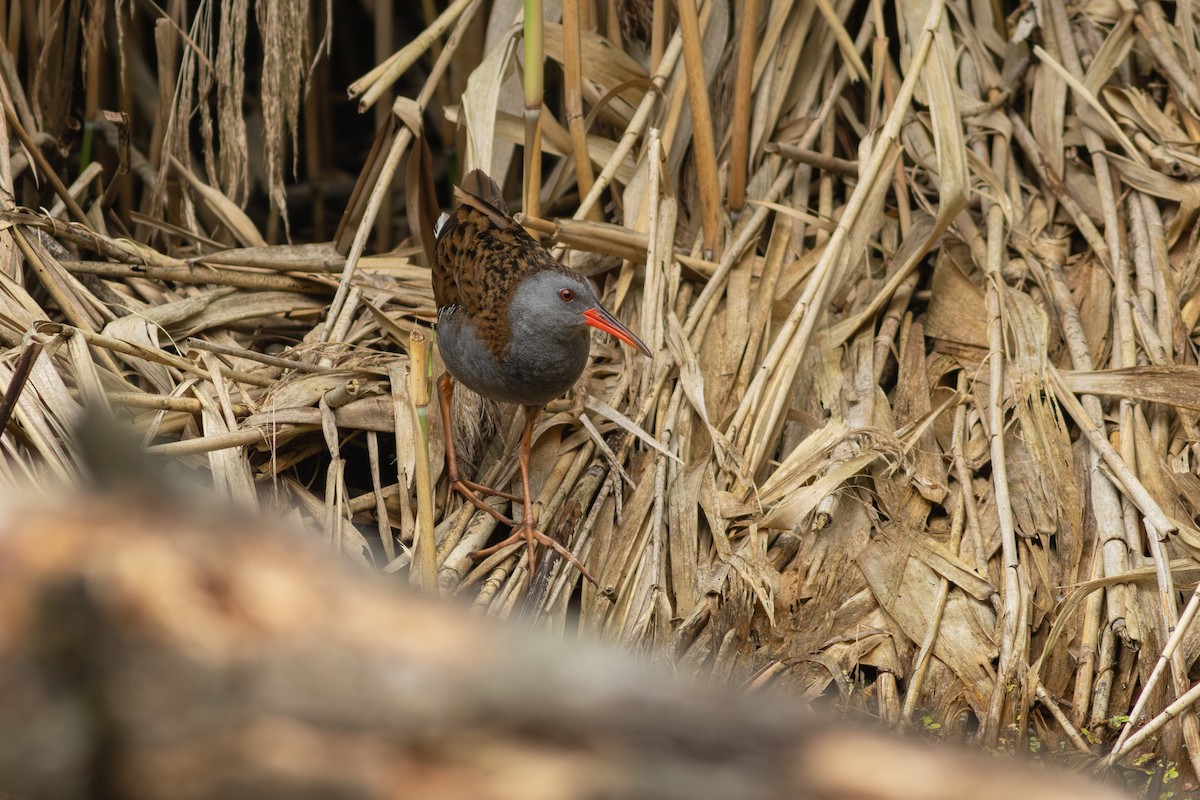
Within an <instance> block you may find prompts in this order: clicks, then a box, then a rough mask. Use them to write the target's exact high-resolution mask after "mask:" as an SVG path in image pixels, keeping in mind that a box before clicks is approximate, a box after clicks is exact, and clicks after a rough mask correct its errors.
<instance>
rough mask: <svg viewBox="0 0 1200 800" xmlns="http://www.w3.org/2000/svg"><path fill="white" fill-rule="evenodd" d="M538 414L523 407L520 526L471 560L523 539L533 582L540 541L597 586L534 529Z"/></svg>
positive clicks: (564, 550) (563, 550) (577, 563)
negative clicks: (532, 461)
mask: <svg viewBox="0 0 1200 800" xmlns="http://www.w3.org/2000/svg"><path fill="white" fill-rule="evenodd" d="M537 414H538V409H537V407H536V406H526V407H525V430H524V432H523V433H522V434H521V448H520V451H519V452H518V454H517V459H518V461H519V463H520V465H521V488H522V490H523V491H524V494H525V497H524V498H523V501H524V513H523V514H522V515H521V524H520V525H518V526H516V530H514V531H513V533H512V535H511V536H509V537H508V538H507V539H505V540H504V541H503V542H500V543H499V544H494V545H492V546H491V547H488V548H486V549H484V550H476V551H475V552H474V553H472V554H471V557H472V558H482V557H484V556H488V555H491V554H492V553H495V552H497V551H498V550H503V549H504V548H505V547H508V546H509V545H512V544H516V543H517V542H520V541H521V540H524V541H525V549H526V551H527V552H528V553H529V575H530V578H531V579H532V577H533V574H534V570H535V567H536V566H537V554H536V547H535V542H540V543H541V544H543V545H545V546H546V547H549V548H550V549H551V550H553V551H554V552H556V553H558V554H559V555H560V556H562V557H563V558H565V559H566V560H567V561H569V562H570V563H571V564H572V565H573V566H574V567H575V568H576V569H578V570H579V572H580V573H582V575H583V577H585V578H587V579H588V580H589V581H590V582H591V584H592V585H593V586H598V585H599V584H597V583H596V579H595V578H593V577H592V574H591V573H590V572H588V571H587V567H585V566H583V564H581V563H580V561H579V559H577V558H576V557H575V555H574V554H573V553H572V552H571V551H570V550H568V549H567V548H565V547H563V546H562V545H561V544H559V543H558V542H556V541H555V540H553V539H551V538H550V537H549V536H547V535H546V534H544V533H542V532H541V531H539V530H537V529H536V528H535V527H533V493H532V492H531V491H530V489H529V452H530V450H532V449H533V423H534V422H535V421H536V420H537Z"/></svg>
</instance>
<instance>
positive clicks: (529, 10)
mask: <svg viewBox="0 0 1200 800" xmlns="http://www.w3.org/2000/svg"><path fill="white" fill-rule="evenodd" d="M542 29H543V20H542V0H525V20H524V44H525V81H524V89H525V173H524V175H525V181H524V184H523V185H524V198H525V201H524V209H525V213H526V214H529V215H530V216H534V217H540V216H541V215H542V100H543V97H542V95H543V93H544V89H543V58H544V54H545V49H544V45H543V36H542ZM584 147H585V150H584V153H585V154H586V152H587V150H586V147H587V144H586V141H585V143H584ZM530 235H531V236H533V237H534V238H535V239H536V238H537V233H536V232H530Z"/></svg>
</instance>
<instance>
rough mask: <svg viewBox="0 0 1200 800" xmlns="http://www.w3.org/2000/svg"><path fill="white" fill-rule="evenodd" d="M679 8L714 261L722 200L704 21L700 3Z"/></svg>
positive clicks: (678, 1) (704, 218)
mask: <svg viewBox="0 0 1200 800" xmlns="http://www.w3.org/2000/svg"><path fill="white" fill-rule="evenodd" d="M675 7H676V8H677V9H678V11H679V32H680V34H681V36H682V37H683V66H684V72H685V74H686V76H687V94H688V101H689V106H690V108H691V111H692V135H693V137H694V138H693V139H692V146H693V148H694V153H695V159H696V179H697V181H698V182H699V184H700V215H701V216H700V220H701V224H702V228H703V231H704V257H705V258H708V259H711V258H712V257H713V254H714V253H720V251H721V235H722V229H721V197H720V186H719V180H718V177H717V147H716V143H715V141H714V140H713V125H712V113H711V109H710V105H709V100H708V81H707V80H706V79H705V77H704V53H703V47H702V44H701V41H700V39H701V34H700V17H699V14H697V12H696V0H675Z"/></svg>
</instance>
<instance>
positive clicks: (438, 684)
mask: <svg viewBox="0 0 1200 800" xmlns="http://www.w3.org/2000/svg"><path fill="white" fill-rule="evenodd" d="M54 506H55V507H54V508H51V507H50V505H49V504H41V505H38V504H36V503H34V502H30V501H27V500H26V501H24V502H22V503H15V502H10V503H8V504H6V505H5V507H4V508H3V509H2V510H0V741H2V742H4V743H5V745H4V747H2V748H0V791H9V792H13V793H14V794H15V796H17V797H22V798H26V797H28V798H34V797H36V798H83V797H114V798H160V797H161V798H166V797H170V798H173V799H174V800H191V798H214V797H256V798H264V797H287V798H298V797H302V798H324V797H329V798H390V797H411V798H427V799H428V800H438V799H439V798H459V797H471V798H483V799H484V800H487V799H488V798H522V799H526V798H555V800H568V799H569V798H585V797H586V798H594V797H606V798H633V797H637V798H688V799H689V800H702V799H703V798H722V799H724V798H744V799H746V800H754V799H755V798H777V797H792V798H850V797H853V798H860V799H870V798H881V799H882V798H905V800H924V799H925V798H929V799H930V800H932V799H933V798H961V797H971V798H975V800H986V799H987V798H997V800H999V798H1004V799H1005V800H1007V799H1008V798H1014V797H1016V798H1021V799H1022V800H1043V799H1044V800H1050V799H1051V798H1056V799H1063V800H1065V799H1066V798H1089V800H1102V799H1103V798H1108V797H1113V798H1115V797H1119V796H1121V795H1119V794H1118V793H1116V792H1115V791H1113V790H1110V789H1106V788H1103V787H1098V786H1095V785H1091V784H1089V783H1087V782H1086V781H1084V780H1083V779H1082V778H1080V777H1079V776H1076V775H1073V774H1060V773H1058V772H1055V771H1050V770H1040V769H1033V768H1031V767H1029V768H1027V767H1025V766H1014V765H1012V764H1011V763H1008V762H1001V761H998V760H995V759H990V758H987V757H984V756H978V755H966V754H965V753H961V752H959V751H956V750H951V749H945V748H942V749H939V748H934V747H931V746H924V745H920V744H916V743H904V742H900V741H897V740H893V739H890V738H886V737H884V736H882V735H877V734H874V733H868V732H863V731H857V730H853V729H849V728H847V727H844V726H842V725H826V724H823V723H818V722H815V721H813V720H812V719H810V718H807V717H804V716H803V715H802V714H800V713H799V712H798V709H797V708H794V707H792V706H791V705H790V704H789V703H788V702H786V700H785V701H781V700H780V699H779V698H777V697H773V698H767V697H765V696H759V697H757V698H744V697H743V698H737V699H734V698H733V697H732V696H731V695H723V694H721V693H719V692H715V691H714V690H712V689H711V688H704V689H703V690H697V689H691V690H689V689H688V688H687V685H686V682H685V681H680V680H677V679H675V678H671V677H670V676H667V675H663V674H660V673H657V672H653V671H650V670H649V669H648V668H647V667H645V666H644V665H640V664H638V663H635V662H633V661H630V660H626V659H624V658H622V657H619V656H618V655H617V654H614V653H602V652H597V651H595V650H591V649H588V648H585V647H576V648H572V649H568V648H566V647H564V646H563V645H562V644H561V643H551V642H549V641H543V640H540V639H535V638H533V636H532V635H531V634H530V633H528V632H522V631H517V630H514V629H513V628H511V627H508V626H504V625H501V624H498V623H496V622H494V621H488V620H483V619H479V618H476V617H473V616H471V615H470V614H469V613H468V612H466V611H465V610H463V609H460V608H457V607H455V606H453V605H451V604H448V603H436V602H432V601H430V600H427V599H424V598H419V597H416V596H413V595H410V594H408V593H406V592H404V591H401V590H397V589H396V588H395V587H390V586H386V585H384V583H383V582H382V579H381V578H379V577H378V576H377V575H371V574H366V573H358V572H353V571H351V570H350V568H348V567H345V566H340V565H337V564H335V563H333V561H332V560H331V559H329V558H328V557H327V556H325V555H324V554H323V553H320V552H318V551H315V550H312V549H310V548H307V547H303V546H298V543H297V541H296V537H295V536H292V535H289V534H287V533H281V532H274V531H268V530H267V528H269V527H271V526H270V525H264V524H249V523H245V522H243V523H239V524H230V521H229V520H225V521H223V522H222V523H221V524H214V522H213V521H211V520H210V521H209V522H207V523H205V522H202V521H199V520H197V519H195V518H186V517H185V515H183V514H181V513H179V512H178V511H172V512H167V511H166V510H165V509H164V508H161V507H160V508H159V509H158V510H155V509H153V508H151V507H150V506H149V505H138V504H133V503H130V502H128V501H124V500H115V499H113V498H102V497H98V496H87V497H84V496H80V497H75V498H60V499H59V500H58V501H57V502H56V503H54Z"/></svg>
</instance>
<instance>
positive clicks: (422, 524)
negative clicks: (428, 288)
mask: <svg viewBox="0 0 1200 800" xmlns="http://www.w3.org/2000/svg"><path fill="white" fill-rule="evenodd" d="M429 344H430V342H429V337H428V336H426V335H425V332H424V331H423V330H420V329H414V330H413V331H412V333H411V334H410V336H409V340H408V357H409V366H408V377H409V384H408V398H409V408H411V409H412V415H413V431H414V432H415V434H416V436H417V438H418V440H417V447H416V456H417V469H416V479H417V480H416V482H417V530H416V535H415V537H414V542H413V544H414V550H415V554H414V556H413V559H414V564H413V567H414V568H413V570H412V576H411V577H412V581H413V583H416V584H418V585H420V586H421V588H422V589H425V590H426V591H436V590H437V560H436V557H435V555H436V552H437V541H436V540H435V539H434V530H433V476H432V470H431V467H430V465H429V413H428V412H429V374H428V373H429V370H430V368H431V363H430V358H429Z"/></svg>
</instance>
